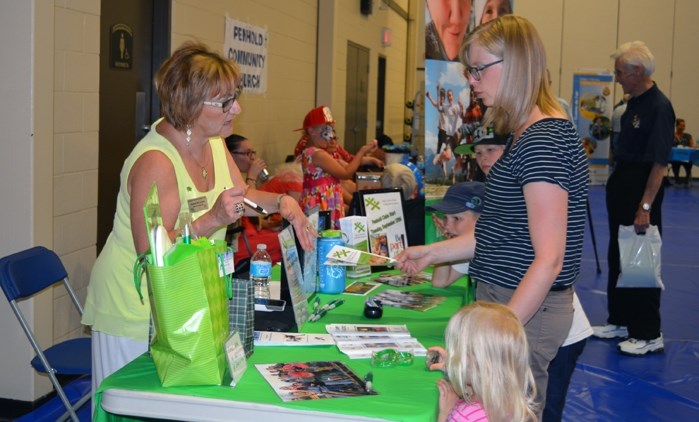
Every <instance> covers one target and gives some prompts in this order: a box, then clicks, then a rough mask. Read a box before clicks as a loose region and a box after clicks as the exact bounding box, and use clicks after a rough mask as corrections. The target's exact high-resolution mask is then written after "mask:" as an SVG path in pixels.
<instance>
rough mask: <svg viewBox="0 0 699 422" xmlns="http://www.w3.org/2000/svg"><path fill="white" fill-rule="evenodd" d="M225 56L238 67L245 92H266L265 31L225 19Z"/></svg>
mask: <svg viewBox="0 0 699 422" xmlns="http://www.w3.org/2000/svg"><path fill="white" fill-rule="evenodd" d="M223 48H224V50H225V54H224V55H225V56H226V57H228V58H229V59H233V60H235V62H236V63H238V66H239V67H240V72H241V80H242V83H243V87H244V88H245V92H253V93H256V94H265V93H266V92H267V67H268V64H267V57H268V52H267V29H266V28H261V27H258V26H253V25H250V24H247V23H245V22H241V21H239V20H236V19H231V18H226V37H225V40H224V45H223Z"/></svg>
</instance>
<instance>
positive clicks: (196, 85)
mask: <svg viewBox="0 0 699 422" xmlns="http://www.w3.org/2000/svg"><path fill="white" fill-rule="evenodd" d="M239 78H240V73H239V71H238V66H237V65H236V64H235V63H234V62H233V61H232V60H228V59H226V58H224V57H222V56H221V55H220V54H218V53H215V52H213V51H211V50H210V49H209V48H208V47H207V46H206V45H204V44H202V43H199V42H194V41H188V42H185V43H184V44H182V45H181V46H180V47H179V48H178V49H177V50H175V51H174V52H173V53H172V55H171V56H170V57H169V58H168V59H167V60H165V63H163V65H162V66H160V69H158V72H157V73H156V75H155V78H154V80H153V82H154V84H155V89H156V91H157V93H158V97H159V98H160V111H161V113H162V114H163V116H164V117H165V119H167V121H168V122H169V123H170V124H172V125H173V126H174V127H175V129H177V130H184V129H185V128H186V127H187V125H189V124H191V123H193V122H194V120H196V118H197V117H198V116H199V114H200V113H201V110H202V108H203V107H204V101H206V100H210V99H212V98H215V97H217V96H219V95H226V94H231V95H232V94H233V93H234V92H235V90H236V88H237V86H238V80H239Z"/></svg>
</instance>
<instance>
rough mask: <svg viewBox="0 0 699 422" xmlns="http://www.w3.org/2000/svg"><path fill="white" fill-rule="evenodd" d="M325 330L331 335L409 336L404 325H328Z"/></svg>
mask: <svg viewBox="0 0 699 422" xmlns="http://www.w3.org/2000/svg"><path fill="white" fill-rule="evenodd" d="M325 330H326V331H327V332H328V333H330V334H332V335H333V336H334V335H335V334H355V335H362V336H372V337H376V336H385V337H405V336H406V335H407V336H408V337H409V336H410V331H408V327H407V326H405V325H382V324H328V325H326V326H325Z"/></svg>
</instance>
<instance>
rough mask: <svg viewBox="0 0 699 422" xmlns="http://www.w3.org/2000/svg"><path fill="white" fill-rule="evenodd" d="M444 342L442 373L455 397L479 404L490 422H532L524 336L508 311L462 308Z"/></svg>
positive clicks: (532, 390)
mask: <svg viewBox="0 0 699 422" xmlns="http://www.w3.org/2000/svg"><path fill="white" fill-rule="evenodd" d="M445 339H446V350H447V360H446V367H445V372H446V374H447V376H448V377H449V381H450V383H451V385H452V387H453V388H454V391H455V392H456V394H457V395H459V397H461V398H463V399H464V400H466V401H469V399H471V400H474V401H478V402H479V403H481V405H482V406H483V408H484V409H485V413H486V414H487V416H488V420H489V421H492V422H499V421H535V420H536V409H537V406H536V403H535V401H534V399H535V396H536V385H535V383H534V376H533V375H532V371H531V368H530V366H529V347H528V344H527V335H526V333H525V331H524V327H523V326H522V323H521V322H520V321H519V319H517V317H516V316H515V314H514V312H512V310H511V309H510V308H508V307H507V306H505V305H501V304H498V303H490V302H482V301H478V302H474V303H472V304H470V305H467V306H464V307H463V308H461V309H460V310H459V311H458V312H457V313H456V314H454V315H453V316H452V317H451V319H450V320H449V324H448V325H447V329H446V333H445Z"/></svg>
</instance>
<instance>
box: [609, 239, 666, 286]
mask: <svg viewBox="0 0 699 422" xmlns="http://www.w3.org/2000/svg"><path fill="white" fill-rule="evenodd" d="M662 244H663V242H662V240H661V239H660V232H658V226H649V227H648V229H647V230H646V233H645V234H636V230H634V227H633V226H619V258H620V261H621V274H620V275H619V280H618V281H617V283H616V286H617V287H633V288H638V287H647V288H661V289H665V286H664V285H663V281H662V280H661V278H660V248H661V246H662Z"/></svg>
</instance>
